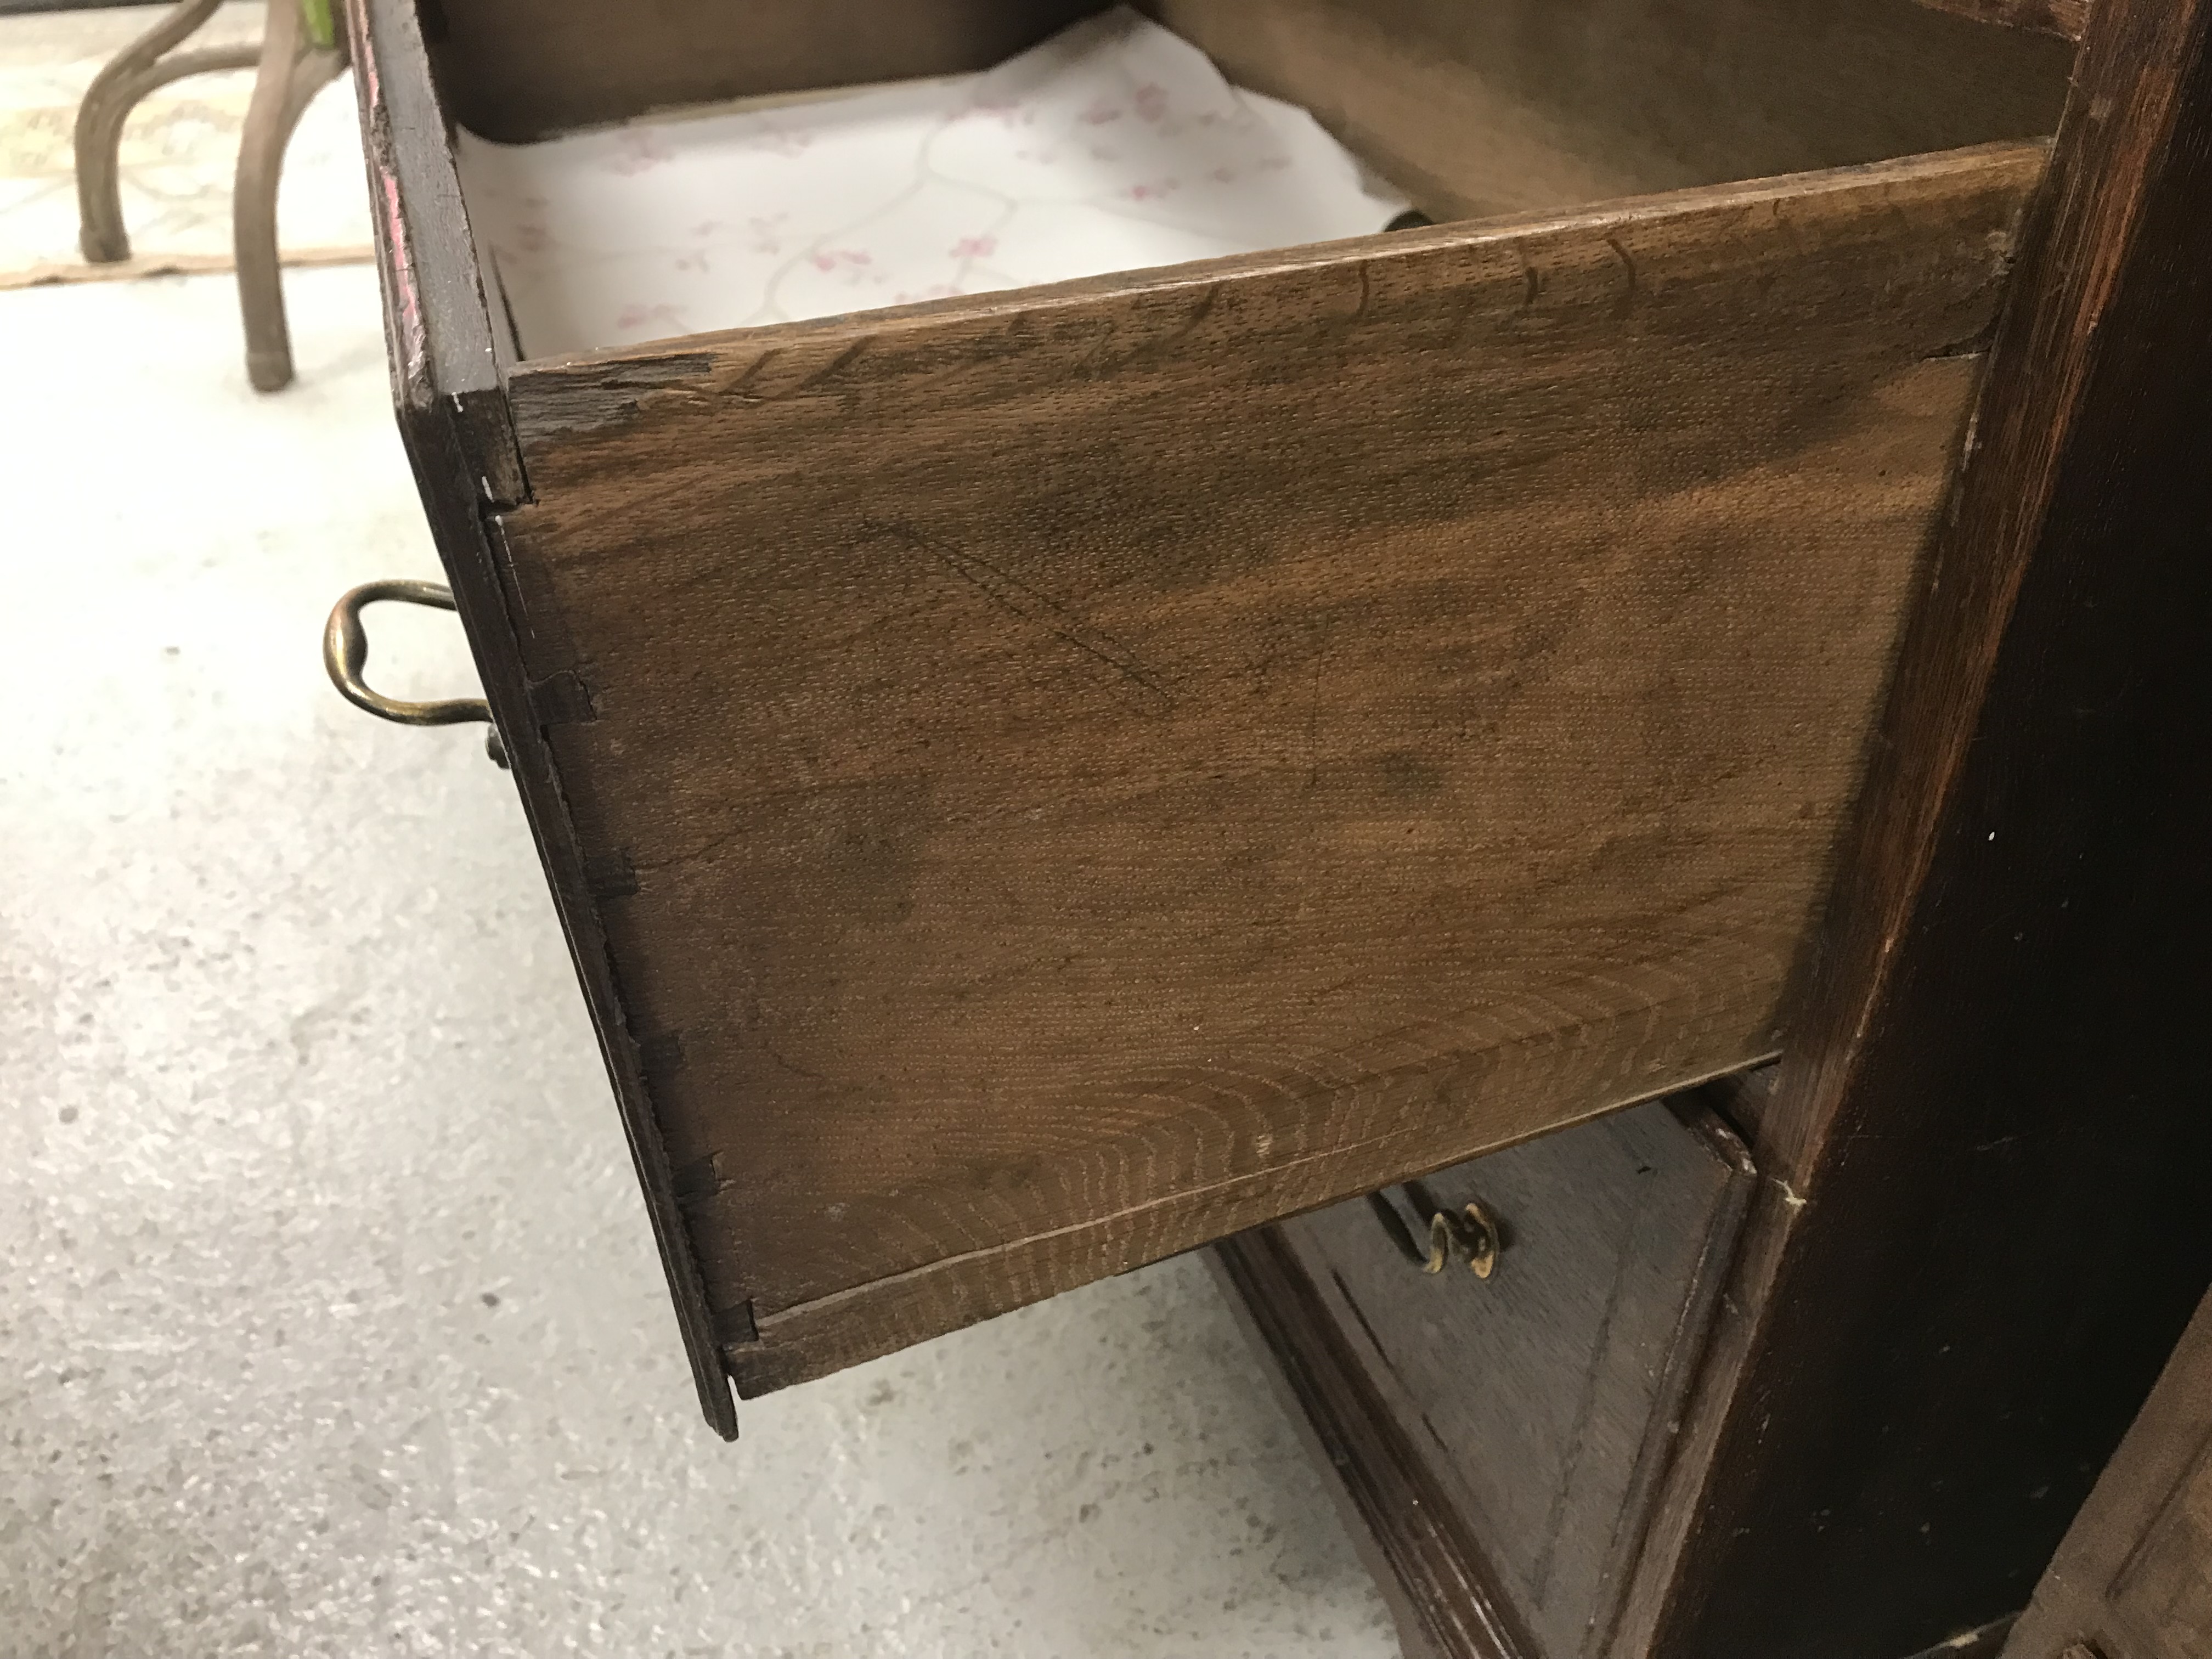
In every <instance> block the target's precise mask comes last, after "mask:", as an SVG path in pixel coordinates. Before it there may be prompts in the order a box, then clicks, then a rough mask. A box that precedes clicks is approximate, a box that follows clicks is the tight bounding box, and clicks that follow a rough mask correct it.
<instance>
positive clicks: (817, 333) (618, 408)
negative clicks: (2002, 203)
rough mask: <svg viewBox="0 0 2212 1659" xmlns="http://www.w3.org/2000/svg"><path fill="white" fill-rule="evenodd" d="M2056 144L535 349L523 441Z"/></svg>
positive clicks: (2011, 157) (2015, 157) (1997, 160)
mask: <svg viewBox="0 0 2212 1659" xmlns="http://www.w3.org/2000/svg"><path fill="white" fill-rule="evenodd" d="M2049 149H2050V146H2049V143H2048V141H2047V140H2044V139H2021V140H2015V141H2008V142H2005V143H1991V144H1976V145H1972V146H1970V147H1968V148H1966V149H1955V150H1942V151H1938V152H1936V153H1935V154H1932V155H1913V156H1906V157H1904V158H1902V159H1900V160H1897V161H1876V162H1868V163H1864V164H1863V165H1859V166H1855V167H1831V168H1826V169H1824V170H1822V171H1820V172H1816V173H1788V174H1784V175H1782V176H1781V177H1779V178H1775V179H1751V180H1747V181H1745V182H1742V183H1738V184H1727V185H1701V186H1699V187H1696V188H1693V189H1688V190H1679V191H1665V192H1663V193H1662V194H1659V195H1656V196H1638V197H1626V198H1624V199H1621V200H1619V201H1614V202H1602V203H1596V204H1591V205H1589V206H1587V207H1579V208H1575V209H1571V210H1567V211H1565V212H1539V213H1520V214H1511V215H1507V216H1501V217H1498V218H1492V219H1477V220H1468V221H1463V222H1455V223H1449V224H1443V225H1437V226H1432V227H1427V228H1419V229H1413V230H1401V231H1389V232H1383V233H1380V234H1376V235H1373V236H1360V237H1353V238H1350V239H1348V240H1343V241H1335V242H1319V243H1308V244H1305V245H1303V246H1297V247H1291V248H1284V249H1279V250H1273V251H1270V252H1263V253H1255V254H1237V255H1231V256H1228V257H1225V258H1216V259H1200V260H1194V261H1191V262H1189V263H1188V264H1177V265H1166V266H1159V267H1155V268H1152V269H1148V270H1136V271H1122V272H1116V273H1114V274H1111V275H1109V276H1086V277H1079V278H1076V279H1073V280H1072V281H1069V282H1064V283H1043V284H1041V285H1039V286H1036V287H1034V288H1026V289H1012V290H1005V291H1000V292H998V293H994V294H988V295H962V296H956V297H953V298H951V299H943V300H931V301H923V302H921V303H920V304H916V305H908V306H893V307H884V308H883V309H881V310H875V311H865V312H852V313H844V314H842V315H840V316H835V317H822V318H813V319H807V320H805V321H801V322H793V323H775V324H770V325H765V326H763V327H759V328H751V329H724V330H720V331H715V332H712V333H705V334H692V335H684V336H682V337H678V338H674V339H669V340H664V341H659V342H657V343H647V344H645V345H640V346H623V347H611V348H606V349H601V350H597V351H589V352H579V353H573V354H570V355H568V356H554V357H532V358H526V359H524V360H523V361H522V362H520V363H518V364H516V365H515V367H514V369H513V373H512V374H511V375H510V377H509V380H508V383H507V390H508V395H509V398H510V399H511V401H512V404H513V411H514V422H515V428H516V432H517V435H518V439H519V441H520V445H521V447H522V451H523V453H524V455H525V457H526V460H527V459H536V458H538V456H540V455H541V454H542V453H544V452H545V451H547V450H549V449H553V448H557V447H560V446H561V445H562V443H563V442H564V441H568V440H570V439H573V438H575V437H579V436H586V435H604V434H605V432H606V431H608V430H609V429H610V428H616V427H619V426H620V425H622V424H624V423H626V422H628V421H629V419H631V418H632V417H634V416H635V415H636V414H637V412H638V410H639V409H640V408H641V405H642V404H644V403H645V402H647V400H649V399H651V398H653V397H655V396H656V395H659V394H664V393H665V394H669V395H676V396H695V395H697V394H699V393H702V392H709V391H710V390H711V389H712V382H713V380H714V377H715V375H716V372H717V369H718V368H719V366H720V365H721V364H722V363H724V362H735V361H741V360H747V359H751V360H758V359H764V358H766V357H768V356H771V355H772V354H775V353H779V352H784V351H792V352H797V351H799V350H800V349H802V348H803V349H804V350H805V355H806V356H807V358H808V359H809V360H810V361H811V360H812V359H814V358H817V357H820V356H823V354H824V352H825V351H832V352H834V350H835V349H836V348H838V347H840V346H842V347H844V348H846V349H851V350H860V349H866V348H867V347H869V346H871V345H873V344H876V343H890V342H894V341H896V340H897V339H898V338H899V337H902V336H904V335H907V334H916V333H930V332H939V331H944V332H950V331H957V330H958V329H960V328H962V327H963V326H988V325H994V324H1001V323H1004V322H1006V321H1007V320H1008V319H1039V320H1043V319H1049V318H1051V317H1053V316H1054V315H1056V314H1060V313H1083V312H1086V311H1089V310H1093V309H1097V308H1101V307H1103V306H1105V305H1107V304H1108V303H1109V302H1119V301H1125V300H1128V299H1132V298H1135V297H1138V296H1142V295H1155V294H1171V293H1174V292H1176V291H1177V290H1179V289H1189V288H1200V287H1206V286H1209V285H1226V284H1234V283H1248V282H1254V281H1261V280H1266V279H1269V278H1274V277H1281V276H1291V275H1296V274H1299V273H1303V272H1308V271H1320V270H1329V269H1332V268H1336V267H1341V266H1343V265H1346V264H1360V265H1362V266H1367V267H1378V266H1384V265H1388V264H1391V263H1393V262H1404V261H1407V260H1412V259H1418V258H1423V257H1424V256H1427V255H1431V254H1434V253H1437V252H1456V251H1462V250H1464V251H1475V250H1482V249H1488V248H1494V247H1500V246H1513V245H1516V244H1520V243H1524V242H1530V241H1536V240H1547V239H1553V238H1558V237H1561V236H1575V235H1582V236H1589V237H1598V238H1602V237H1603V236H1605V235H1607V234H1618V233H1620V232H1621V231H1624V230H1627V229H1631V228H1636V227H1638V226H1642V225H1648V224H1653V223H1663V222H1670V221H1678V220H1686V219H1691V218H1695V217H1698V216H1707V217H1710V218H1711V219H1712V220H1714V221H1716V222H1724V221H1726V220H1728V219H1729V218H1732V217H1735V216H1741V215H1742V214H1744V213H1746V212H1747V211H1749V210H1755V209H1758V208H1761V207H1768V208H1776V209H1782V208H1787V207H1790V206H1801V207H1802V206H1812V205H1818V204H1823V203H1825V202H1826V201H1829V200H1832V199H1836V198H1850V197H1871V198H1881V197H1885V196H1887V195H1892V194H1903V195H1907V196H1911V195H1917V194H1922V193H1925V194H1929V195H1938V196H1940V195H1944V194H1948V193H1949V192H1950V191H1954V190H1956V189H1959V188H1960V187H1965V188H1968V189H1974V188H1982V189H1988V190H1991V191H2006V190H2015V191H2021V192H2022V193H2025V192H2026V191H2027V190H2029V189H2030V188H2031V187H2032V186H2033V185H2034V183H2035V182H2036V180H2037V179H2039V178H2040V177H2041V175H2042V171H2043V168H2044V167H2045V161H2046V159H2047V157H2048V155H2049Z"/></svg>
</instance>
